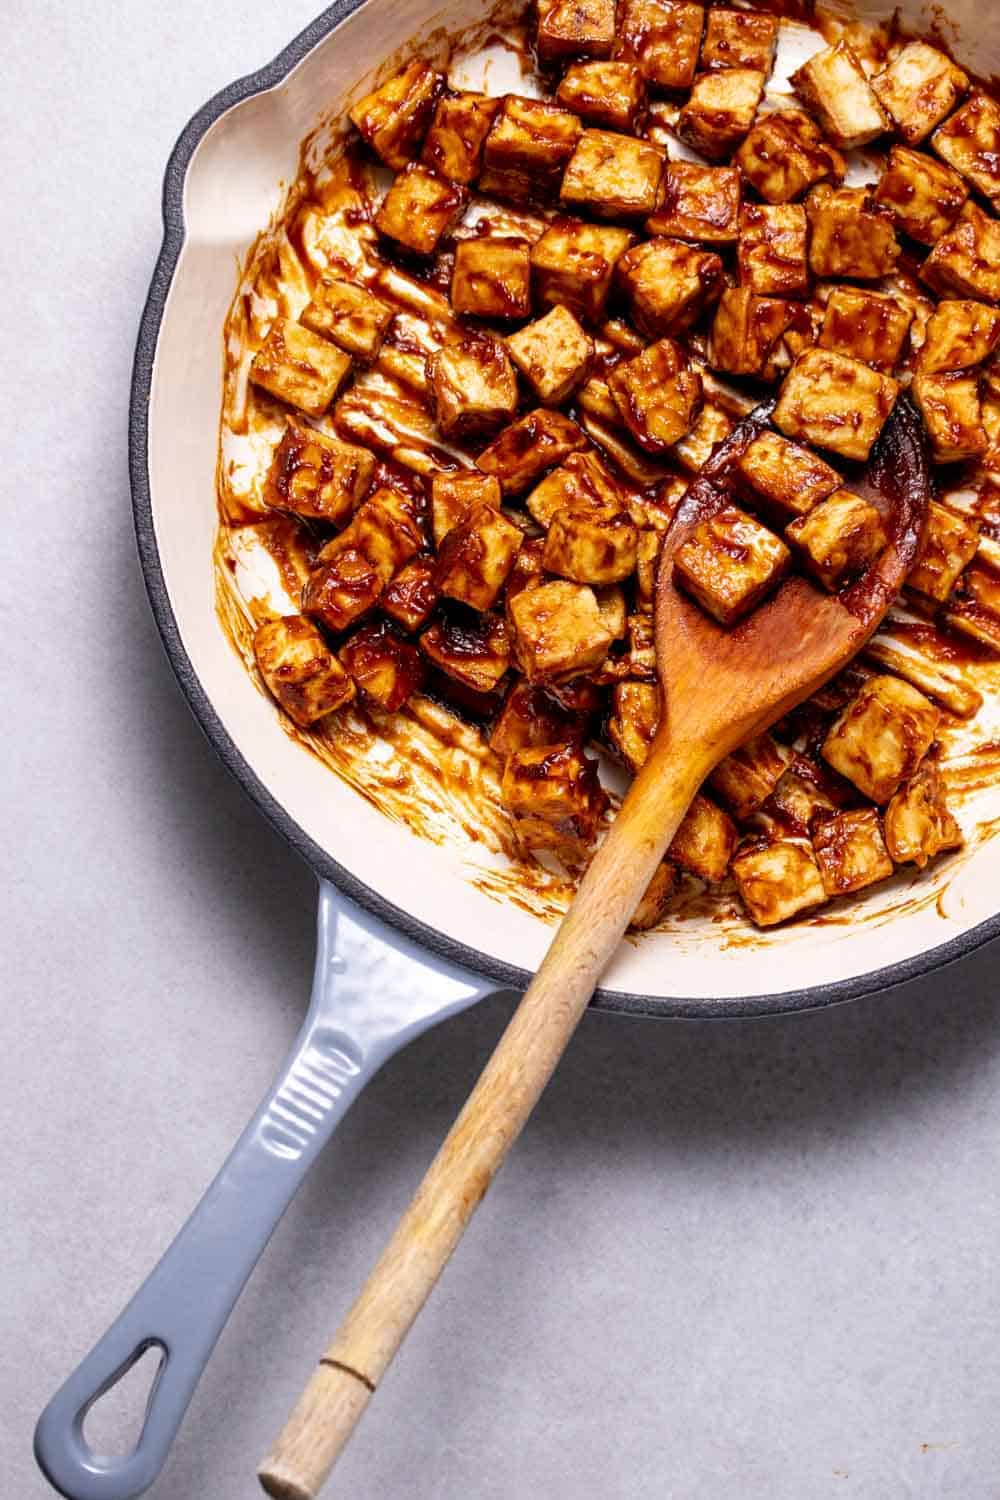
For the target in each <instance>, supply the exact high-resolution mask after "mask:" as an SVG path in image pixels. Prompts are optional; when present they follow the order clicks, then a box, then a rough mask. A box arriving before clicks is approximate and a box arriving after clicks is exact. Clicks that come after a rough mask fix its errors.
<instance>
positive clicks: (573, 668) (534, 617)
mask: <svg viewBox="0 0 1000 1500" xmlns="http://www.w3.org/2000/svg"><path fill="white" fill-rule="evenodd" d="M509 607H510V618H511V623H512V625H513V627H514V653H515V658H516V661H517V665H518V667H519V668H520V670H521V671H522V672H523V673H524V675H525V677H527V679H528V681H529V682H559V681H563V680H565V679H567V678H570V677H580V676H582V675H583V674H584V673H586V672H592V671H593V670H594V669H595V668H596V667H599V666H600V665H601V663H602V662H603V660H604V658H605V656H606V655H607V653H608V647H609V646H610V645H611V642H612V640H613V639H614V636H613V635H612V632H611V631H610V630H609V629H608V627H607V624H606V623H605V620H604V618H603V616H602V615H601V610H600V607H599V605H598V602H597V597H596V595H595V593H594V590H593V589H592V588H588V587H587V585H586V584H580V583H567V582H564V581H563V580H562V579H557V580H556V581H555V582H554V583H543V584H541V585H540V586H539V587H538V588H529V589H524V590H523V591H522V592H521V593H519V594H518V595H516V597H515V598H514V599H513V600H511V601H510V606H509Z"/></svg>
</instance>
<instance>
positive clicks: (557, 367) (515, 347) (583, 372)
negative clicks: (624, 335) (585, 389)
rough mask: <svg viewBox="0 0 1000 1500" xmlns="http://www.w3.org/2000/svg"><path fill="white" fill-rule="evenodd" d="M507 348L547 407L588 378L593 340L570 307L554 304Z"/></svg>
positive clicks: (512, 335) (516, 335)
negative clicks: (554, 305) (555, 305)
mask: <svg viewBox="0 0 1000 1500" xmlns="http://www.w3.org/2000/svg"><path fill="white" fill-rule="evenodd" d="M507 351H508V353H509V354H510V357H511V359H512V360H513V361H514V363H515V365H516V366H517V368H518V369H519V370H520V372H521V374H522V375H523V376H524V377H525V379H526V380H527V381H528V383H529V384H530V385H531V386H532V388H533V389H534V392H535V395H536V396H537V397H538V399H539V401H542V402H544V403H545V405H546V406H559V405H560V404H561V403H562V402H563V401H565V400H566V399H567V398H568V397H569V396H571V395H572V394H573V392H574V391H575V390H576V388H577V386H578V385H581V384H582V383H583V381H584V380H586V378H587V374H588V372H589V370H590V364H591V360H592V359H593V358H594V341H593V339H591V338H589V337H588V335H587V334H586V333H584V331H583V329H582V328H581V327H580V325H579V323H578V322H577V320H576V318H575V317H574V316H573V314H572V313H571V312H570V310H569V308H568V307H553V308H552V309H551V311H550V312H547V313H546V314H545V316H544V317H542V318H538V319H537V320H536V321H535V322H534V323H529V324H528V325H527V326H526V327H525V328H521V329H520V330H519V331H518V332H517V333H512V334H511V335H510V337H509V338H508V339H507Z"/></svg>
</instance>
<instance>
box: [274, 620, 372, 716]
mask: <svg viewBox="0 0 1000 1500" xmlns="http://www.w3.org/2000/svg"><path fill="white" fill-rule="evenodd" d="M253 649H254V656H255V657H256V660H257V667H258V669H259V671H260V675H261V677H263V679H264V682H265V683H266V685H267V688H268V691H269V692H270V693H271V694H272V696H273V697H274V698H275V699H276V700H277V702H278V703H279V705H280V706H281V708H283V709H284V711H285V713H286V714H287V715H288V717H289V718H290V719H291V720H292V721H293V722H294V723H296V724H298V725H299V727H300V728H302V729H308V728H309V727H310V725H312V724H315V723H316V721H317V720H318V719H322V718H323V717H324V715H326V714H330V713H333V712H334V711H335V710H336V709H338V708H343V706H344V704H345V703H350V702H351V700H352V698H353V697H354V683H353V682H352V681H351V679H350V677H348V675H347V673H346V672H345V671H344V669H343V667H342V666H341V665H340V663H339V662H338V660H337V658H336V657H335V656H334V654H333V652H332V651H331V650H330V648H329V646H328V645H327V644H326V641H325V640H324V639H323V637H322V635H321V634H320V632H319V631H318V630H317V628H316V626H315V625H314V624H313V622H312V621H311V620H307V619H306V618H305V617H304V616H303V615H288V616H286V617H285V618H284V619H282V620H267V621H266V622H265V623H264V624H263V625H260V626H259V627H258V628H257V631H256V633H255V635H254V638H253Z"/></svg>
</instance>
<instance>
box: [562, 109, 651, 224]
mask: <svg viewBox="0 0 1000 1500" xmlns="http://www.w3.org/2000/svg"><path fill="white" fill-rule="evenodd" d="M572 118H574V119H575V118H576V116H575V115H574V116H573V117H572ZM664 159H665V153H664V152H663V151H661V150H660V148H659V147H658V146H654V145H653V144H652V143H651V142H650V141H644V140H640V139H639V138H638V137H637V136H631V135H620V134H618V132H616V131H614V130H585V131H584V132H583V134H582V135H581V136H580V139H579V142H578V143H577V146H576V149H575V151H574V152H573V155H572V157H571V158H570V161H569V163H568V165H567V167H566V171H565V172H564V174H563V180H562V186H561V187H560V189H559V196H560V198H561V199H562V201H563V203H565V204H567V205H568V206H569V207H570V208H578V209H579V208H583V209H586V211H587V212H588V213H591V214H593V215H594V217H595V218H598V219H633V218H638V219H645V218H647V217H648V216H649V214H651V213H652V212H653V210H654V209H655V207H656V205H657V202H658V200H659V191H660V177H661V176H662V174H663V163H664Z"/></svg>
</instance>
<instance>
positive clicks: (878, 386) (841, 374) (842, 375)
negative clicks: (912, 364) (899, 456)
mask: <svg viewBox="0 0 1000 1500" xmlns="http://www.w3.org/2000/svg"><path fill="white" fill-rule="evenodd" d="M898 395H899V384H898V382H897V381H895V380H893V379H891V377H890V376H888V375H882V374H880V373H879V371H877V370H872V369H871V368H869V366H868V365H864V364H862V363H861V361H860V360H857V359H851V358H850V357H849V356H848V355H846V354H835V353H834V352H833V351H832V350H830V349H807V350H806V351H805V353H804V354H800V355H799V357H798V359H797V360H796V361H795V363H794V365H793V366H792V368H791V370H790V371H789V373H788V375H787V376H786V377H785V380H784V382H783V384H782V387H781V391H780V393H779V396H778V404H777V406H776V407H775V409H774V423H775V426H777V427H779V428H780V429H781V431H782V432H783V433H784V434H785V436H786V437H790V438H800V439H802V440H803V441H804V442H807V443H812V444H813V445H814V446H815V447H817V448H825V449H827V450H828V451H829V452H831V453H839V454H840V456H841V457H842V458H850V459H857V460H858V461H859V462H863V461H864V460H865V459H866V458H867V457H868V454H869V452H870V451H871V447H872V444H873V443H874V442H875V439H876V438H877V437H878V435H879V433H880V432H881V431H882V428H883V427H884V426H885V423H886V421H887V419H888V417H889V414H890V412H891V411H892V408H893V407H894V406H895V404H896V397H897V396H898Z"/></svg>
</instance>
